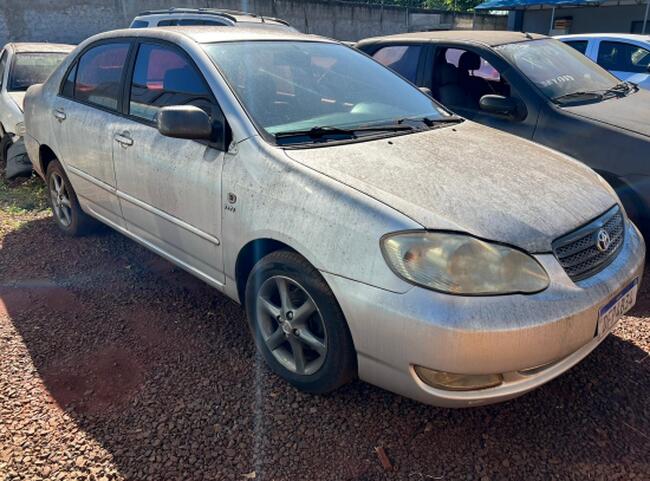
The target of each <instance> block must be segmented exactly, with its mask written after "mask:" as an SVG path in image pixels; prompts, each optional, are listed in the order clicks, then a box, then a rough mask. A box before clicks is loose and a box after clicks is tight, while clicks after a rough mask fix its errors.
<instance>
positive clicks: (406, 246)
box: [381, 231, 549, 295]
mask: <svg viewBox="0 0 650 481" xmlns="http://www.w3.org/2000/svg"><path fill="white" fill-rule="evenodd" d="M381 248H382V251H383V253H384V257H385V258H386V260H387V262H388V264H389V266H390V267H391V268H392V269H393V271H394V272H395V273H396V274H397V275H398V276H400V277H402V278H403V279H404V280H406V281H408V282H411V283H413V284H417V285H420V286H423V287H427V288H429V289H434V290H438V291H442V292H448V293H452V294H465V295H494V294H513V293H532V292H539V291H541V290H543V289H546V287H548V284H549V278H548V275H547V274H546V271H545V270H544V268H543V267H542V266H541V265H540V264H539V263H538V262H537V261H536V260H535V259H533V258H532V257H531V256H529V255H528V254H526V253H524V252H522V251H520V250H517V249H514V248H512V247H507V246H504V245H500V244H495V243H491V242H486V241H483V240H480V239H477V238H475V237H472V236H469V235H464V234H454V233H447V232H426V231H422V232H402V233H396V234H391V235H388V236H385V237H384V238H382V241H381Z"/></svg>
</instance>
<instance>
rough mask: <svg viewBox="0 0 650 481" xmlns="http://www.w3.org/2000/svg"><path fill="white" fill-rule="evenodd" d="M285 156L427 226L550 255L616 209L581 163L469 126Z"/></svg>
mask: <svg viewBox="0 0 650 481" xmlns="http://www.w3.org/2000/svg"><path fill="white" fill-rule="evenodd" d="M286 153H287V155H288V156H289V157H291V158H292V159H294V160H296V161H298V162H300V163H301V164H303V165H306V166H308V167H310V168H312V169H314V170H316V171H318V172H320V173H322V174H324V175H327V176H329V177H332V178H334V179H337V180H339V181H340V182H343V183H345V184H347V185H349V186H351V187H353V188H355V189H357V190H359V191H362V192H365V193H367V194H368V195H370V196H372V197H374V198H376V199H378V200H379V201H381V202H384V203H385V204H387V205H389V206H391V207H393V208H395V209H396V210H398V211H400V212H402V213H403V214H405V215H407V216H408V217H410V218H411V219H413V220H415V221H416V222H418V223H419V224H421V225H422V226H424V227H426V228H429V229H451V230H459V231H464V232H469V233H472V234H474V235H476V236H480V237H483V238H486V239H492V240H496V241H501V242H506V243H508V244H512V245H516V246H519V247H521V248H523V249H526V250H528V251H529V252H549V251H550V250H551V242H552V241H553V240H554V239H555V238H557V237H559V236H561V235H562V234H565V233H567V232H569V231H571V230H573V229H575V228H576V227H578V226H580V225H582V224H585V223H586V222H587V221H589V220H591V219H593V218H594V217H597V216H598V215H599V214H601V213H603V212H604V211H605V210H607V209H608V208H610V207H611V206H612V205H614V204H615V203H616V202H617V201H616V198H615V197H614V195H613V194H612V193H611V192H612V191H611V189H610V188H609V187H607V186H606V184H605V183H604V181H602V180H601V179H600V178H599V177H598V176H597V175H596V174H595V173H594V172H593V171H591V170H590V169H588V168H587V167H585V166H584V165H582V164H580V163H578V162H577V161H573V160H570V159H568V158H567V157H566V156H564V155H562V154H560V153H557V152H555V151H552V150H549V149H547V148H545V147H542V146H539V145H537V144H533V143H532V142H528V141H525V140H522V139H520V138H518V137H515V136H512V135H509V134H506V133H503V132H500V131H498V130H494V129H490V128H487V127H483V126H481V125H478V124H475V123H473V122H468V121H467V122H464V123H463V124H460V125H458V126H455V127H445V128H440V129H437V130H430V131H427V132H422V133H416V134H410V135H404V136H398V137H392V138H390V139H382V140H374V141H368V142H359V143H354V144H345V145H338V146H331V147H324V148H311V149H288V150H286Z"/></svg>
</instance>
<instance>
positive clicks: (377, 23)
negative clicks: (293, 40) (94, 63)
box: [0, 0, 506, 46]
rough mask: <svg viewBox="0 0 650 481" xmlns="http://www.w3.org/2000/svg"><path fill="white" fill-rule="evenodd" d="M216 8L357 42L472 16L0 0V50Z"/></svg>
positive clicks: (491, 23) (232, 0) (315, 7)
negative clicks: (141, 16)
mask: <svg viewBox="0 0 650 481" xmlns="http://www.w3.org/2000/svg"><path fill="white" fill-rule="evenodd" d="M170 6H176V7H215V8H227V9H234V10H244V11H249V12H253V13H257V14H261V15H269V16H273V17H279V18H282V19H284V20H287V21H288V22H289V23H291V24H292V25H293V26H294V27H296V28H297V29H298V30H300V31H303V32H307V33H316V34H320V35H325V36H328V37H333V38H337V39H339V40H359V39H361V38H365V37H370V36H373V35H386V34H391V33H401V32H407V31H413V30H429V29H441V28H472V15H467V14H464V15H463V14H458V15H453V14H451V13H449V12H433V11H426V10H409V9H406V8H402V7H392V6H383V7H382V6H380V5H367V4H355V3H347V2H346V3H343V2H336V1H332V0H166V1H162V0H0V46H1V45H4V44H5V43H6V42H8V41H49V42H66V43H79V42H81V41H82V40H84V39H85V38H87V37H89V36H91V35H94V34H96V33H99V32H103V31H106V30H113V29H116V28H125V27H128V25H129V24H130V23H131V20H132V19H133V17H134V16H135V15H136V14H138V13H139V12H142V11H144V10H148V9H156V8H168V7H170ZM476 28H480V29H495V28H496V29H501V30H503V29H505V28H506V17H504V16H501V17H493V16H477V22H476Z"/></svg>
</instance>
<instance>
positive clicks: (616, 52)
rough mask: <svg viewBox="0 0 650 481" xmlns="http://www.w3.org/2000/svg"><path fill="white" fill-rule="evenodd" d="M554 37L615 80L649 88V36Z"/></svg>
mask: <svg viewBox="0 0 650 481" xmlns="http://www.w3.org/2000/svg"><path fill="white" fill-rule="evenodd" d="M555 38H557V39H558V40H561V41H563V42H564V43H566V44H567V45H570V46H571V47H573V48H575V49H576V50H578V51H579V52H581V53H583V54H584V55H586V56H587V57H589V58H590V59H591V60H593V61H594V62H596V63H597V64H598V65H600V66H601V67H603V68H604V69H606V70H609V71H610V72H611V73H612V74H614V75H615V76H617V77H618V78H619V79H621V80H625V81H627V82H632V83H635V84H637V85H638V86H639V87H641V88H644V89H649V90H650V35H634V34H618V33H592V34H584V35H559V36H557V37H555Z"/></svg>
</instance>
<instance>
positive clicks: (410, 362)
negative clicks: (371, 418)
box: [323, 224, 645, 407]
mask: <svg viewBox="0 0 650 481" xmlns="http://www.w3.org/2000/svg"><path fill="white" fill-rule="evenodd" d="M537 258H538V260H539V261H540V262H541V263H542V264H543V266H544V267H545V269H546V270H547V272H548V274H549V276H550V278H551V285H550V286H549V288H547V289H546V290H545V291H543V292H540V293H538V294H532V295H520V294H518V295H507V296H494V297H463V296H450V295H446V294H441V293H437V292H433V291H429V290H426V289H421V288H418V287H413V288H411V289H410V290H409V291H407V292H406V293H404V294H398V293H392V292H388V291H384V290H381V289H378V288H375V287H372V286H368V285H366V284H361V283H358V282H355V281H352V280H349V279H344V278H341V277H338V276H335V275H332V274H327V273H324V274H323V275H324V276H325V279H326V280H327V282H328V283H329V285H330V287H331V288H332V290H333V291H334V294H335V295H336V297H337V299H338V300H339V302H340V304H341V308H342V309H343V312H344V314H345V316H346V319H347V320H348V324H349V326H350V331H351V333H352V337H353V340H354V343H355V347H356V349H357V353H358V363H359V376H360V377H361V379H363V380H366V381H368V382H370V383H372V384H375V385H378V386H380V387H383V388H386V389H388V390H391V391H394V392H397V393H399V394H402V395H405V396H407V397H410V398H413V399H416V400H419V401H422V402H425V403H429V404H434V405H439V406H448V407H462V406H471V405H480V404H489V403H494V402H498V401H503V400H506V399H510V398H513V397H516V396H519V395H521V394H523V393H525V392H527V391H530V390H531V389H534V388H535V387H537V386H540V385H542V384H544V383H545V382H548V381H549V380H551V379H553V378H554V377H556V376H558V375H559V374H561V373H562V372H564V371H566V370H567V369H569V368H570V367H571V366H573V365H574V364H576V363H577V362H579V361H580V360H581V359H583V358H584V357H585V356H586V355H587V354H589V352H591V351H592V350H593V349H594V348H595V347H596V346H597V345H598V344H599V343H600V342H602V340H603V339H604V337H605V336H601V337H599V338H595V337H594V336H595V333H596V327H597V320H598V311H599V309H600V307H601V306H603V305H605V304H607V302H608V301H609V300H610V299H611V298H612V297H614V296H615V295H616V294H617V293H618V292H619V291H620V290H621V289H623V288H624V287H625V286H627V285H628V284H629V283H630V282H632V281H633V280H634V279H635V278H639V281H640V278H641V276H642V273H643V266H644V259H645V245H644V243H643V240H642V238H641V237H640V235H639V233H638V231H637V229H636V228H635V227H634V226H633V225H631V224H629V225H628V226H627V233H626V240H625V244H624V246H623V248H622V249H621V252H620V253H619V254H618V256H617V257H616V259H615V260H614V261H613V262H612V263H611V264H610V265H609V266H607V267H606V268H605V269H604V270H603V271H601V272H599V273H598V274H596V275H594V276H592V277H590V278H588V279H585V280H584V281H580V282H578V283H574V282H573V281H571V280H570V279H569V278H568V276H567V275H566V273H565V272H564V270H563V269H562V267H561V266H560V265H559V264H558V263H557V261H556V259H555V257H554V256H553V255H551V254H545V255H539V256H537ZM416 365H417V366H423V367H425V368H429V369H435V370H438V371H445V372H451V373H459V374H502V375H503V378H504V381H503V383H502V384H501V385H499V386H497V387H493V388H487V389H481V390H475V391H462V392H460V391H447V390H441V389H436V388H433V387H431V386H429V385H427V384H425V383H424V382H422V381H421V380H420V379H419V378H418V376H417V375H416V373H415V371H414V366H416ZM537 366H543V367H542V368H539V369H536V370H534V371H529V373H528V374H522V373H521V371H524V370H531V368H535V367H537Z"/></svg>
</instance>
